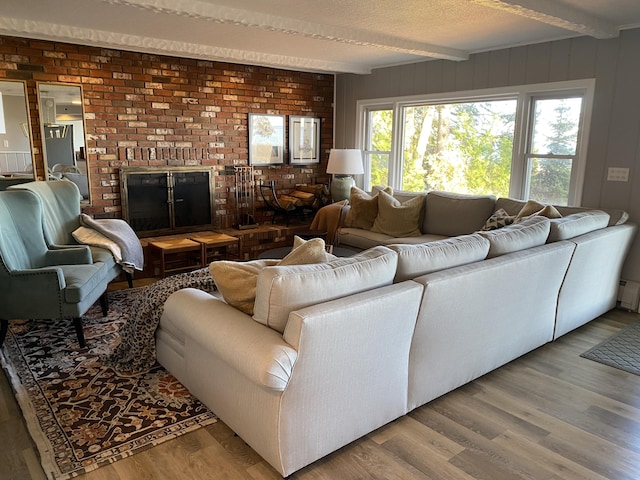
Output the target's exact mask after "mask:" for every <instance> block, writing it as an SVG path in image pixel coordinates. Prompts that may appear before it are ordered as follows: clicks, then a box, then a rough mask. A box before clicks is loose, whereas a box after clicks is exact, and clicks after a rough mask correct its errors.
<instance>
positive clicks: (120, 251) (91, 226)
mask: <svg viewBox="0 0 640 480" xmlns="http://www.w3.org/2000/svg"><path fill="white" fill-rule="evenodd" d="M73 238H75V239H76V241H77V242H79V243H83V244H86V245H92V246H95V247H102V248H106V249H107V250H109V251H110V252H111V253H112V254H113V257H114V259H115V261H116V263H118V264H120V265H121V266H122V269H123V270H124V271H125V272H127V273H133V271H134V270H142V269H143V268H144V252H143V250H142V245H141V244H140V240H139V239H138V236H137V235H136V234H135V232H134V231H133V229H132V228H131V227H130V226H129V224H128V223H127V222H125V221H124V220H121V219H119V218H105V219H93V218H91V217H90V216H89V215H86V214H84V213H83V214H81V215H80V227H78V228H77V229H76V230H74V232H73Z"/></svg>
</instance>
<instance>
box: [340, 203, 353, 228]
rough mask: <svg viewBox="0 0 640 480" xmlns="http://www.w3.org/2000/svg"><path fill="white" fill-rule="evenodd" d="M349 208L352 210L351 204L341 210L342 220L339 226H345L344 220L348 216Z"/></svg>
mask: <svg viewBox="0 0 640 480" xmlns="http://www.w3.org/2000/svg"><path fill="white" fill-rule="evenodd" d="M349 210H351V205H349V204H347V205H345V206H343V207H342V209H341V210H340V220H339V222H338V228H340V227H344V221H345V219H346V218H347V213H349Z"/></svg>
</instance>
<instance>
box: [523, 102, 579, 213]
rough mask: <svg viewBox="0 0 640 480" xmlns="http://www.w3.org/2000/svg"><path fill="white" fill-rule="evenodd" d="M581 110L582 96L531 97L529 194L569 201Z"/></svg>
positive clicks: (551, 200)
mask: <svg viewBox="0 0 640 480" xmlns="http://www.w3.org/2000/svg"><path fill="white" fill-rule="evenodd" d="M581 111H582V97H581V96H573V97H567V98H532V99H531V115H532V118H531V122H530V125H531V128H529V129H528V132H527V133H528V139H527V147H526V152H525V159H526V169H527V174H526V178H527V180H528V183H527V188H526V193H527V197H528V198H532V199H533V200H537V201H539V202H543V203H553V204H559V205H567V204H568V202H569V198H570V196H571V195H570V190H571V187H572V182H571V174H572V171H573V170H574V168H573V166H574V165H575V164H576V155H577V152H578V134H579V131H580V128H579V127H580V114H581ZM573 183H575V182H573Z"/></svg>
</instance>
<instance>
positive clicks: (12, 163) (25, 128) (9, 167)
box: [0, 80, 35, 179]
mask: <svg viewBox="0 0 640 480" xmlns="http://www.w3.org/2000/svg"><path fill="white" fill-rule="evenodd" d="M32 152H33V149H32V144H31V121H30V118H29V105H28V102H27V89H26V84H25V83H24V82H22V81H17V80H16V81H11V80H2V81H0V176H1V177H3V178H6V177H9V178H30V179H33V178H35V177H34V171H35V169H34V164H33V155H32Z"/></svg>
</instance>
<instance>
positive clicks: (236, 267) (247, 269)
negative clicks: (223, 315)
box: [209, 236, 334, 315]
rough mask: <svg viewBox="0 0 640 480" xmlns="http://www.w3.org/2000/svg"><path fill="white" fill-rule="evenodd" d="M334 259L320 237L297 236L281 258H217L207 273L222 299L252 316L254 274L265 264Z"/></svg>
mask: <svg viewBox="0 0 640 480" xmlns="http://www.w3.org/2000/svg"><path fill="white" fill-rule="evenodd" d="M329 258H334V257H333V255H329V254H328V253H327V252H326V250H325V243H324V240H323V239H321V238H313V239H311V240H308V241H305V240H303V239H301V238H300V237H298V236H295V237H294V239H293V249H292V250H291V252H290V253H289V254H288V255H287V256H286V257H284V258H283V259H282V260H251V261H248V262H233V261H227V260H221V261H217V262H211V264H210V265H209V272H211V276H212V277H213V281H214V282H215V284H216V286H217V287H218V290H219V291H220V293H221V294H222V297H223V298H224V300H225V302H227V303H228V304H229V305H231V306H232V307H235V308H237V309H238V310H240V311H241V312H244V313H246V314H248V315H253V305H254V303H255V300H256V284H257V281H258V274H259V273H260V272H261V271H262V269H263V268H265V267H271V266H274V265H282V266H286V265H307V264H311V263H325V262H326V261H328V260H329Z"/></svg>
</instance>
